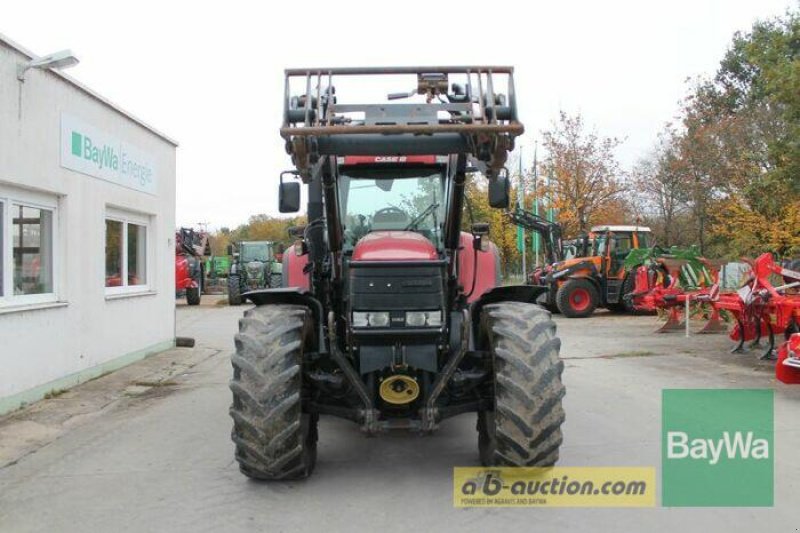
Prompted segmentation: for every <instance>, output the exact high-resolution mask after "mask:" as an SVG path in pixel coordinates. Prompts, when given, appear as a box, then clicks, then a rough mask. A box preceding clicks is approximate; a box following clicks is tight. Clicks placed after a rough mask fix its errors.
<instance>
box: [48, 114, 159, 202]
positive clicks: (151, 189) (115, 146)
mask: <svg viewBox="0 0 800 533" xmlns="http://www.w3.org/2000/svg"><path fill="white" fill-rule="evenodd" d="M61 166H62V167H64V168H68V169H70V170H75V171H78V172H81V173H83V174H88V175H89V176H94V177H95V178H100V179H102V180H106V181H110V182H112V183H116V184H117V185H122V186H123V187H128V188H130V189H134V190H137V191H142V192H146V193H149V194H155V193H156V172H155V164H154V163H153V160H152V158H151V157H150V156H149V155H148V154H146V153H145V152H144V151H142V150H140V149H138V148H137V147H135V146H133V145H131V144H130V143H126V142H123V141H121V140H119V139H117V138H116V137H114V136H112V135H110V134H108V133H106V132H104V131H102V130H100V129H98V128H95V127H93V126H90V125H88V124H86V123H84V122H82V121H80V120H78V119H76V118H75V117H73V116H71V115H68V114H65V113H64V114H62V115H61Z"/></svg>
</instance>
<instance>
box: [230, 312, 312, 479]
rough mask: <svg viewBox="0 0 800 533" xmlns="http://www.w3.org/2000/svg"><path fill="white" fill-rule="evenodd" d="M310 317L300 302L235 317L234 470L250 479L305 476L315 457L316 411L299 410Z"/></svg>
mask: <svg viewBox="0 0 800 533" xmlns="http://www.w3.org/2000/svg"><path fill="white" fill-rule="evenodd" d="M312 330H313V328H312V318H311V313H310V312H309V310H308V308H306V307H304V306H300V305H264V306H259V307H255V308H254V309H249V310H247V311H245V313H244V318H242V319H241V320H239V333H238V334H237V335H236V353H234V354H233V356H232V358H231V362H232V364H233V380H232V381H231V383H230V388H231V391H232V392H233V405H232V406H231V409H230V415H231V417H232V418H233V432H232V433H231V438H232V439H233V442H234V443H236V461H238V463H239V470H241V472H242V473H243V474H244V475H246V476H248V477H251V478H254V479H262V480H284V479H298V478H304V477H308V476H309V475H310V474H311V472H312V470H313V469H314V465H315V464H316V459H317V419H318V415H312V414H308V413H304V412H303V406H302V398H303V390H302V389H303V376H302V365H303V352H304V350H305V349H306V348H308V347H309V341H310V338H311V332H312Z"/></svg>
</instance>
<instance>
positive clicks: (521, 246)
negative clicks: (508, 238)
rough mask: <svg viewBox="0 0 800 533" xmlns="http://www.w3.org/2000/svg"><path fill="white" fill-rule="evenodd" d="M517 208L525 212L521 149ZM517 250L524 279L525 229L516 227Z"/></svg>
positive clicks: (520, 153) (520, 148) (520, 150)
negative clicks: (520, 257) (520, 258)
mask: <svg viewBox="0 0 800 533" xmlns="http://www.w3.org/2000/svg"><path fill="white" fill-rule="evenodd" d="M517 207H518V208H519V209H521V210H525V180H524V177H523V174H522V147H521V146H520V147H519V188H518V189H517ZM517 249H518V250H519V253H520V255H521V256H522V278H523V279H525V277H526V275H527V272H526V270H527V269H526V265H525V229H524V228H523V227H522V226H517Z"/></svg>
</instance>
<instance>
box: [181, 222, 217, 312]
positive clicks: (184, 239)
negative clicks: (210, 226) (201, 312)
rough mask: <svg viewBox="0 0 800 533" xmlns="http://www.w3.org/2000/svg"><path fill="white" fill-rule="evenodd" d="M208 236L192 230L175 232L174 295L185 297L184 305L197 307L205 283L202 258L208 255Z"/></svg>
mask: <svg viewBox="0 0 800 533" xmlns="http://www.w3.org/2000/svg"><path fill="white" fill-rule="evenodd" d="M210 253H211V245H210V242H209V239H208V234H207V233H206V232H204V231H195V230H194V229H192V228H180V229H179V230H178V231H176V232H175V293H176V295H177V296H180V295H181V293H183V294H185V295H186V303H187V304H189V305H199V304H200V295H201V294H202V293H203V284H204V283H205V267H204V262H205V261H204V256H206V255H210Z"/></svg>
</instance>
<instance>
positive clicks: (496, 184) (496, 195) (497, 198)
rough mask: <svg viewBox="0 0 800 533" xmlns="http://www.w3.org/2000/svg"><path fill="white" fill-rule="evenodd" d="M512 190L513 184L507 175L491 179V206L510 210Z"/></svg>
mask: <svg viewBox="0 0 800 533" xmlns="http://www.w3.org/2000/svg"><path fill="white" fill-rule="evenodd" d="M510 188H511V182H510V181H509V179H508V175H507V174H502V175H499V176H495V177H494V178H493V179H489V206H490V207H493V208H495V209H508V206H509V204H510V201H509V190H510Z"/></svg>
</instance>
